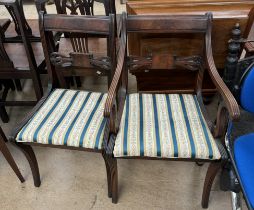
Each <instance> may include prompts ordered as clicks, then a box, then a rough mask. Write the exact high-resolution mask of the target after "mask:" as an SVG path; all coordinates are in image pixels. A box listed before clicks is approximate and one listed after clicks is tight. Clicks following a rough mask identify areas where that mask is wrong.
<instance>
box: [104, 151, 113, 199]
mask: <svg viewBox="0 0 254 210" xmlns="http://www.w3.org/2000/svg"><path fill="white" fill-rule="evenodd" d="M102 157H103V159H104V162H105V166H106V171H107V183H108V197H109V198H112V187H111V173H110V166H109V164H108V162H109V161H108V158H109V157H108V156H107V154H106V152H105V150H103V152H102Z"/></svg>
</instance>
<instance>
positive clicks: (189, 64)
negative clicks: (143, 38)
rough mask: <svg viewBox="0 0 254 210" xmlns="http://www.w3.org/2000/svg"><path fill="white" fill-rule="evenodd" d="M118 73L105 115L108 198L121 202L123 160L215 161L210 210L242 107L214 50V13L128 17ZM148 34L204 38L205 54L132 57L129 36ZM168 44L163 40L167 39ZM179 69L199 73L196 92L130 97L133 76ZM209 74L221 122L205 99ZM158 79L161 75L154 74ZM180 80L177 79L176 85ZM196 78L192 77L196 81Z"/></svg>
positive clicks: (193, 89)
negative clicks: (229, 133)
mask: <svg viewBox="0 0 254 210" xmlns="http://www.w3.org/2000/svg"><path fill="white" fill-rule="evenodd" d="M121 25H122V26H121V41H120V51H119V57H118V62H117V69H116V72H115V74H114V78H113V80H112V83H111V86H110V88H109V92H108V97H107V100H106V105H105V111H104V116H105V118H106V128H107V129H106V132H105V137H104V154H103V155H104V156H105V160H106V168H107V175H108V195H109V197H112V202H113V203H117V200H118V172H117V159H118V158H128V159H130V158H132V159H147V160H151V159H152V160H172V161H192V162H204V163H205V162H209V163H210V165H209V167H208V171H207V174H206V178H205V183H204V188H203V195H202V207H203V208H207V207H208V201H209V195H210V191H211V187H212V184H213V180H214V178H215V176H216V174H217V172H218V171H219V169H220V168H221V167H222V165H223V164H224V163H225V160H226V158H227V156H226V152H225V148H224V146H223V145H224V137H225V130H226V128H227V119H228V117H229V118H230V119H231V120H233V121H234V120H237V119H238V118H239V116H240V112H239V108H238V104H237V102H236V101H235V99H234V97H233V95H232V94H231V92H230V91H229V90H228V88H227V87H226V85H225V84H224V82H223V80H222V79H221V77H220V75H219V73H218V71H217V69H216V67H215V64H214V60H213V55H212V47H211V29H212V14H211V13H207V14H205V15H186V16H177V15H172V16H170V15H168V16H166V15H164V16H161V15H158V16H155V15H140V16H135V15H128V16H127V15H126V13H123V15H122V24H121ZM130 33H146V34H148V33H149V34H150V36H151V37H155V38H156V37H160V38H161V37H164V38H167V40H168V39H169V38H174V37H181V34H189V38H190V42H189V43H190V44H191V43H192V42H191V39H192V38H193V36H194V35H197V36H200V41H201V42H202V43H203V48H202V49H200V54H196V55H192V54H191V52H190V55H175V54H174V51H172V52H165V53H164V54H156V51H154V52H151V54H149V55H147V56H144V57H141V56H135V55H128V54H127V47H126V42H127V36H128V34H130ZM161 39H162V38H161ZM154 69H167V70H168V71H170V70H172V69H174V70H175V69H178V70H179V71H182V73H183V74H188V72H196V77H195V78H194V80H193V86H192V87H186V89H180V90H174V91H171V90H168V91H165V92H162V91H157V92H156V91H154V92H153V91H152V92H145V93H128V76H127V75H128V71H130V70H132V71H133V70H135V71H137V72H147V71H150V72H152V71H154ZM204 71H208V73H209V75H210V77H211V79H212V81H213V83H214V85H215V86H216V88H217V90H218V93H219V94H220V95H221V97H222V102H221V104H220V105H219V109H218V112H217V119H216V121H215V122H213V121H211V120H210V119H209V116H208V113H207V110H206V108H205V106H204V104H203V100H202V80H203V74H204ZM154 75H155V76H154V79H155V80H156V76H160V75H156V72H154ZM173 79H175V78H172V80H173ZM190 79H191V78H190Z"/></svg>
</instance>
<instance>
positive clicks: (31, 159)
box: [14, 142, 41, 187]
mask: <svg viewBox="0 0 254 210" xmlns="http://www.w3.org/2000/svg"><path fill="white" fill-rule="evenodd" d="M14 145H15V146H17V147H18V148H19V149H20V150H21V151H22V152H23V153H24V155H25V156H26V159H27V160H28V163H29V165H30V168H31V171H32V174H33V179H34V186H35V187H40V185H41V179H40V172H39V167H38V162H37V159H36V156H35V154H34V151H33V149H32V147H31V146H30V145H26V144H22V143H17V142H15V143H14Z"/></svg>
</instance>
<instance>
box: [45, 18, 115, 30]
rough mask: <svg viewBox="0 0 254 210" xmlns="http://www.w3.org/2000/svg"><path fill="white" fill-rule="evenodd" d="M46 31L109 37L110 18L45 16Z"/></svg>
mask: <svg viewBox="0 0 254 210" xmlns="http://www.w3.org/2000/svg"><path fill="white" fill-rule="evenodd" d="M43 19H44V23H43V24H44V30H45V31H61V32H75V33H87V34H101V35H109V33H110V24H111V17H110V16H96V17H95V16H77V15H59V14H45V15H44V18H43Z"/></svg>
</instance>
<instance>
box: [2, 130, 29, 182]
mask: <svg viewBox="0 0 254 210" xmlns="http://www.w3.org/2000/svg"><path fill="white" fill-rule="evenodd" d="M6 140H7V139H6V137H5V135H4V132H3V130H2V128H0V150H1V152H2V153H3V156H4V157H5V159H6V160H7V162H8V163H9V165H10V166H11V168H12V170H13V171H14V173H15V174H16V175H17V177H18V178H19V180H20V181H21V182H24V181H25V179H24V178H23V176H22V174H21V173H20V170H19V169H18V166H17V164H16V163H15V161H14V159H13V157H12V155H11V153H10V151H9V149H8V147H7V146H6Z"/></svg>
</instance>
